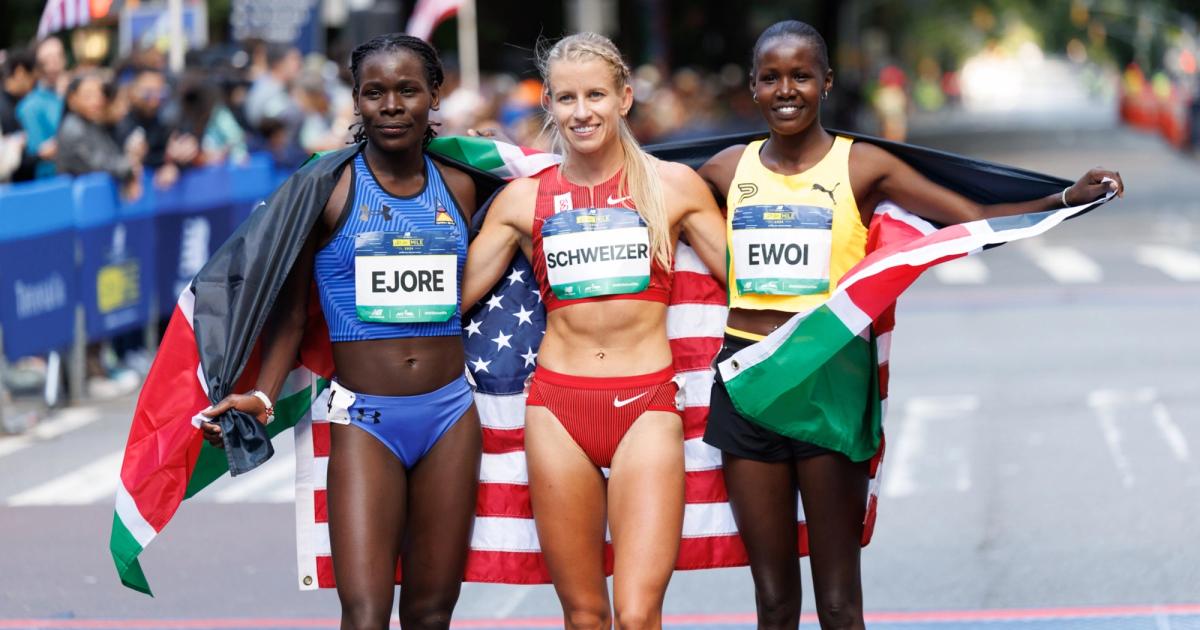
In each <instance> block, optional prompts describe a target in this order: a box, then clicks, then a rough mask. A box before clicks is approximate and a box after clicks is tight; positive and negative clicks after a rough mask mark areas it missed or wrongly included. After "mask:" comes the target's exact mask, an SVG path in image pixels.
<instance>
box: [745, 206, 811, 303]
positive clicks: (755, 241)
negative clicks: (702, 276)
mask: <svg viewBox="0 0 1200 630" xmlns="http://www.w3.org/2000/svg"><path fill="white" fill-rule="evenodd" d="M731 223H732V227H733V265H734V270H735V277H736V282H737V290H738V292H740V293H759V294H765V295H811V294H814V293H824V292H826V291H828V290H829V260H830V256H831V251H832V248H833V209H831V208H821V207H817V206H799V205H762V206H739V207H737V208H735V209H734V211H733V221H732V222H731Z"/></svg>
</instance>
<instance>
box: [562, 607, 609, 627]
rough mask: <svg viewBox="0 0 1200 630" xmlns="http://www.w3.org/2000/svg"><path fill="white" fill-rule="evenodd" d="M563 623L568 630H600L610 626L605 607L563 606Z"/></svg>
mask: <svg viewBox="0 0 1200 630" xmlns="http://www.w3.org/2000/svg"><path fill="white" fill-rule="evenodd" d="M563 622H564V623H565V624H566V626H567V628H570V630H600V629H601V628H605V629H606V628H609V627H610V626H611V625H612V620H611V619H610V617H609V612H608V606H607V605H604V606H564V607H563Z"/></svg>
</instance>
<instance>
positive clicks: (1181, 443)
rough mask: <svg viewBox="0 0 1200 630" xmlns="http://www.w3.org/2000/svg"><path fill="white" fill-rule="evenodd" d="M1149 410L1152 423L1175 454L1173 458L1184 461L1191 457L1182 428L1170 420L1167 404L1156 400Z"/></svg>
mask: <svg viewBox="0 0 1200 630" xmlns="http://www.w3.org/2000/svg"><path fill="white" fill-rule="evenodd" d="M1150 411H1151V413H1153V414H1154V424H1155V425H1157V426H1158V430H1159V431H1160V432H1161V433H1162V435H1163V439H1164V440H1166V442H1167V446H1168V447H1169V448H1170V449H1171V452H1172V453H1174V454H1175V459H1177V460H1179V461H1180V462H1184V463H1186V462H1187V461H1188V460H1189V459H1191V453H1190V451H1189V449H1188V443H1187V437H1185V436H1184V435H1183V430H1182V429H1180V428H1179V425H1178V424H1175V422H1174V421H1173V420H1171V413H1170V412H1169V411H1167V406H1166V405H1165V404H1163V402H1162V401H1160V400H1156V401H1154V406H1152V407H1151V408H1150Z"/></svg>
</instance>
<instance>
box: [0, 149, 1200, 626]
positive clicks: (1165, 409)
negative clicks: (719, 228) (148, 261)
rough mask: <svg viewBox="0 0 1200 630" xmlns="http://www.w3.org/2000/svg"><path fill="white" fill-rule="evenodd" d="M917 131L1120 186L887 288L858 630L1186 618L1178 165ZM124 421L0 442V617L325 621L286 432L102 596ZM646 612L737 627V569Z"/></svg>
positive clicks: (65, 418)
mask: <svg viewBox="0 0 1200 630" xmlns="http://www.w3.org/2000/svg"><path fill="white" fill-rule="evenodd" d="M915 140H917V141H919V142H922V143H926V144H932V145H934V146H940V147H943V148H946V149H948V150H952V151H956V152H963V153H968V154H971V155H975V156H978V157H982V158H986V159H992V160H996V161H1001V162H1006V163H1009V164H1014V165H1018V166H1024V167H1028V168H1031V169H1034V170H1039V171H1044V172H1050V173H1054V174H1058V175H1063V176H1067V177H1072V178H1073V177H1075V176H1077V175H1078V174H1080V173H1082V172H1083V171H1084V170H1086V168H1088V167H1090V166H1094V165H1097V164H1103V165H1106V166H1110V167H1113V168H1117V169H1119V170H1120V172H1121V173H1122V175H1123V176H1124V178H1125V180H1126V183H1127V185H1128V190H1129V194H1128V196H1127V198H1126V199H1124V200H1120V201H1118V202H1114V203H1113V204H1110V205H1109V206H1107V207H1105V208H1102V209H1101V210H1100V211H1098V212H1096V213H1093V214H1092V215H1089V216H1088V217H1086V218H1084V219H1081V220H1078V221H1072V222H1069V223H1068V224H1065V225H1063V226H1061V227H1060V228H1058V229H1056V230H1055V231H1053V232H1052V233H1050V234H1049V235H1047V236H1045V237H1043V238H1040V239H1038V240H1037V241H1036V242H1033V243H1028V244H1014V245H1012V246H1006V247H1002V248H999V249H997V250H992V251H989V252H987V253H985V254H983V255H982V256H979V257H977V258H976V259H975V260H972V262H969V263H963V264H961V265H955V266H953V267H945V268H940V269H938V270H936V271H935V272H934V273H930V274H927V277H925V278H922V279H921V280H920V281H919V282H918V283H917V284H916V285H915V286H914V287H913V288H912V289H911V290H910V291H909V292H908V293H907V294H906V295H905V296H904V297H903V298H902V300H901V302H900V309H899V313H898V324H897V330H896V333H895V336H894V344H893V354H892V381H891V397H890V400H889V409H890V412H889V416H888V418H887V421H886V425H885V426H886V430H887V432H888V438H889V453H888V458H887V460H886V463H885V468H884V472H883V474H884V486H883V492H882V497H881V501H880V508H879V521H878V524H877V527H876V536H875V540H874V541H873V542H872V544H871V545H870V546H869V547H868V548H867V549H866V550H865V551H864V555H863V569H864V587H865V593H866V606H867V610H868V611H869V613H870V615H871V617H870V619H871V622H872V623H871V625H872V626H873V627H884V628H887V627H903V628H918V627H937V628H966V627H989V628H990V627H995V626H997V625H999V626H1006V625H1008V626H1011V627H1017V626H1020V627H1046V628H1050V627H1081V628H1082V627H1120V628H1126V627H1129V628H1141V627H1146V628H1180V627H1191V626H1190V624H1192V623H1196V619H1197V618H1198V617H1197V615H1198V614H1200V606H1197V604H1200V568H1198V567H1200V547H1197V545H1196V544H1195V540H1196V535H1195V531H1196V526H1195V523H1196V522H1198V521H1200V501H1197V498H1198V497H1200V467H1198V463H1197V460H1198V459H1200V453H1197V452H1196V451H1197V450H1198V449H1200V383H1198V379H1197V375H1200V336H1197V335H1196V333H1195V327H1194V320H1195V318H1196V315H1197V314H1200V201H1196V200H1195V198H1194V194H1193V193H1192V192H1191V190H1190V186H1189V184H1190V182H1193V181H1195V179H1196V173H1197V168H1198V165H1197V164H1196V163H1195V162H1193V161H1191V160H1189V159H1187V158H1184V157H1181V156H1178V155H1176V154H1173V153H1169V152H1167V151H1166V150H1165V149H1164V148H1163V147H1162V146H1161V144H1160V143H1159V142H1158V141H1157V140H1156V139H1154V138H1151V137H1147V136H1141V135H1138V134H1136V133H1134V132H1130V131H1126V130H1119V129H1107V130H1105V129H1101V130H1097V129H1089V130H1086V131H1074V132H1046V131H1040V132H1034V133H1025V134H1021V133H1004V134H988V135H982V136H981V135H973V136H972V135H963V134H954V135H942V136H938V135H936V134H925V135H922V136H919V137H917V138H915ZM131 410H132V399H131V398H124V399H120V400H114V401H110V402H106V403H95V404H91V405H86V406H83V407H79V408H74V409H71V410H67V411H63V412H58V413H56V414H55V415H54V416H52V417H51V418H49V419H47V420H46V421H44V422H43V423H42V424H41V425H40V426H39V427H37V428H35V429H34V430H33V431H32V432H30V433H27V434H26V435H25V436H22V437H0V540H2V541H3V554H2V556H0V557H2V558H3V561H2V564H3V565H4V566H5V568H6V570H4V571H2V572H0V628H12V627H53V628H58V627H76V628H92V627H225V628H234V627H236V628H242V627H245V628H265V627H270V628H284V627H326V626H332V625H335V624H334V622H333V621H332V620H333V619H334V618H336V616H337V611H338V606H337V600H336V596H335V595H334V594H333V593H324V592H322V593H300V592H298V591H296V590H295V587H294V584H295V577H294V575H295V574H294V571H295V569H294V568H293V567H294V564H293V558H294V555H293V544H294V531H293V527H294V521H293V516H292V506H291V503H290V501H291V498H292V493H291V488H290V484H291V474H292V473H291V469H290V455H291V448H290V445H289V444H288V441H289V440H288V438H284V439H283V440H282V441H281V442H280V443H279V446H278V448H279V453H278V455H277V460H278V462H277V463H272V464H269V465H268V466H267V467H264V469H263V470H261V471H256V472H255V473H252V474H251V475H249V476H247V477H246V478H245V479H244V480H242V479H239V480H238V481H239V483H238V484H230V483H228V480H225V481H222V482H219V483H218V484H217V485H216V486H214V487H213V488H210V489H208V490H206V491H205V492H204V493H203V494H202V495H201V496H199V497H197V498H196V499H194V500H193V501H189V502H188V503H186V504H185V505H184V506H183V508H182V509H181V510H180V511H179V513H178V514H177V515H176V517H175V519H174V521H173V522H172V524H171V525H170V526H169V527H168V528H167V529H166V531H165V532H163V534H162V535H160V536H159V537H158V538H157V539H156V540H155V541H154V543H153V544H152V545H151V546H150V548H149V549H148V551H147V552H146V553H145V554H144V556H143V565H144V567H145V569H146V572H147V574H148V575H149V576H150V579H151V583H152V585H153V586H154V587H155V589H156V595H157V596H156V597H155V598H153V599H151V598H147V597H145V596H143V595H140V594H137V593H134V592H132V591H129V590H127V589H124V588H123V587H121V586H120V585H119V583H118V582H117V580H116V577H115V573H114V570H113V568H112V564H111V560H110V559H109V556H108V549H107V541H108V533H109V528H110V526H111V520H112V513H113V512H112V496H113V489H114V488H115V485H114V484H115V477H116V471H117V469H118V468H119V464H120V460H119V457H120V452H121V450H122V448H123V445H124V441H125V438H126V435H127V427H128V421H129V420H128V419H129V416H130V413H131ZM233 528H236V529H233ZM807 575H808V572H807V567H806V568H805V576H806V580H807ZM807 589H808V587H807V584H806V591H807ZM805 598H806V602H805V612H806V619H810V620H811V619H813V618H814V617H815V616H814V615H813V614H812V610H813V608H812V604H811V600H810V599H809V597H808V593H807V592H806V593H805ZM558 612H559V609H558V605H557V602H556V600H555V598H554V596H553V592H552V591H551V590H550V589H549V588H548V587H529V588H519V587H500V586H487V585H466V586H465V587H464V590H463V595H462V598H461V600H460V604H459V607H458V611H457V617H458V618H459V619H460V620H463V622H464V623H467V625H469V626H472V627H500V626H502V625H507V627H543V626H551V627H552V626H555V625H557V624H558V621H557V620H556V619H555V616H556V615H557V614H558ZM666 612H667V613H668V615H669V618H668V622H669V625H672V626H674V627H700V626H727V627H743V626H745V627H749V626H750V625H752V612H753V590H752V587H751V584H750V579H749V574H748V571H746V570H745V569H729V570H719V571H703V572H688V573H679V574H676V576H675V578H674V579H673V581H672V584H671V588H670V591H669V592H668V596H667V603H666ZM5 620H7V621H5ZM98 620H108V621H98ZM146 620H158V621H153V622H152V621H146ZM163 620H175V621H163ZM985 620H990V621H985ZM173 623H174V624H184V625H174V626H172V625H170V624H173ZM56 624H58V625H56ZM89 624H90V625H89ZM105 624H108V625H105ZM155 624H158V625H155ZM186 624H191V625H186ZM239 624H241V625H239ZM1093 624H1099V625H1093ZM1109 624H1111V625H1109Z"/></svg>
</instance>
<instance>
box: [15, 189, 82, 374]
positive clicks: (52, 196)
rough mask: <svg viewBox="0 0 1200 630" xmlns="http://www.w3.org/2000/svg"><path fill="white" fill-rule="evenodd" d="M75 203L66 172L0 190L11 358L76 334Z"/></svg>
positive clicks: (36, 351) (65, 342) (57, 345)
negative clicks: (59, 175) (61, 174)
mask: <svg viewBox="0 0 1200 630" xmlns="http://www.w3.org/2000/svg"><path fill="white" fill-rule="evenodd" d="M74 207H75V204H74V200H73V194H72V183H71V179H70V178H68V177H56V178H54V179H50V180H46V181H38V182H33V183H27V184H20V185H15V186H5V187H3V188H2V189H0V216H3V217H4V220H3V221H0V326H3V327H4V354H5V355H6V356H7V357H8V358H9V359H16V358H19V357H22V356H27V355H30V354H40V353H44V352H47V351H50V350H54V349H58V348H64V347H66V346H68V345H70V343H71V340H72V338H73V337H74V333H75V305H76V304H77V303H78V300H79V295H78V283H77V280H76V273H75V214H74Z"/></svg>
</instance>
